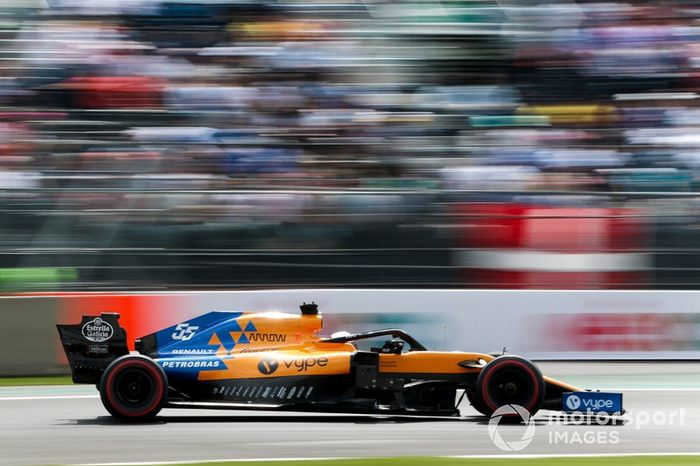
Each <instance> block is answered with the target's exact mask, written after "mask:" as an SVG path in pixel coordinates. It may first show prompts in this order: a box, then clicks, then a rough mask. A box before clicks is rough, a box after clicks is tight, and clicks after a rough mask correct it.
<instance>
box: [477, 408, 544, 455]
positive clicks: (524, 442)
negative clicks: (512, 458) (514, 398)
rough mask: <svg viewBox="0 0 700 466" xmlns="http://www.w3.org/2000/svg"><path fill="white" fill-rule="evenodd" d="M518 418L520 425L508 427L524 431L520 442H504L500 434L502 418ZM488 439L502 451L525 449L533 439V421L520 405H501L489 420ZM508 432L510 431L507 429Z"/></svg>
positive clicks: (502, 428) (502, 429)
mask: <svg viewBox="0 0 700 466" xmlns="http://www.w3.org/2000/svg"><path fill="white" fill-rule="evenodd" d="M517 416H519V417H520V419H521V420H522V424H518V425H511V426H508V427H510V428H513V429H524V430H523V433H522V435H521V437H520V440H505V439H504V438H503V436H502V435H501V433H502V432H503V431H504V429H506V428H504V427H503V426H502V424H501V421H502V420H503V418H504V417H507V418H513V417H517ZM488 430H489V437H491V441H492V442H493V444H494V445H496V446H497V447H498V448H500V449H501V450H503V451H520V450H523V449H524V448H527V446H528V445H530V442H532V439H533V438H535V420H534V419H533V418H532V416H530V413H529V412H528V410H527V409H525V408H523V407H522V406H520V405H503V406H501V407H500V408H498V409H497V410H496V411H494V413H493V415H492V416H491V419H490V420H489V428H488ZM509 430H510V429H509Z"/></svg>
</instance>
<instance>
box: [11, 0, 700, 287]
mask: <svg viewBox="0 0 700 466" xmlns="http://www.w3.org/2000/svg"><path fill="white" fill-rule="evenodd" d="M699 20H700V4H698V3H696V2H693V1H686V2H682V1H635V2H632V1H630V2H626V3H624V2H619V3H615V2H603V1H579V2H575V1H566V0H562V1H547V2H539V3H537V2H532V1H529V0H500V1H496V0H457V1H416V2H413V1H401V2H389V1H383V0H379V1H374V0H372V1H363V2H343V1H338V0H334V1H331V0H316V1H306V2H299V3H296V2H293V1H285V0H261V1H255V2H247V1H245V0H236V1H234V0H201V1H194V0H190V1H187V0H183V1H180V0H103V1H99V2H95V1H94V0H42V1H39V0H14V1H13V0H3V1H0V199H1V202H0V210H1V212H0V215H1V217H0V219H1V220H0V291H18V290H19V291H34V290H45V289H55V288H56V287H60V288H62V289H135V288H158V287H170V288H193V287H204V288H206V287H249V286H300V285H301V286H338V285H344V286H411V287H417V286H429V287H440V286H444V287H498V288H505V287H521V288H552V287H554V288H617V287H635V288H636V287H640V288H650V287H685V288H688V287H691V288H693V287H697V286H698V285H699V284H700V268H698V267H697V266H696V264H698V263H700V262H698V260H700V253H698V252H700V238H696V236H697V235H696V231H697V230H698V228H699V227H700V211H699V209H698V208H697V206H698V201H699V200H700V195H698V196H695V195H694V194H693V193H695V192H696V191H698V187H700V136H699V135H698V134H697V128H698V126H700V101H699V96H700V94H699V92H700V22H699ZM696 251H697V252H696Z"/></svg>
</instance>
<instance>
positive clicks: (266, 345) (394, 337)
mask: <svg viewBox="0 0 700 466" xmlns="http://www.w3.org/2000/svg"><path fill="white" fill-rule="evenodd" d="M321 328H322V317H321V315H319V313H318V307H317V305H316V304H304V305H302V306H301V313H300V314H286V313H278V312H262V313H249V312H244V313H240V312H219V311H215V312H209V313H207V314H204V315H201V316H199V317H197V318H194V319H191V320H188V321H186V322H181V323H179V324H177V325H173V326H171V327H168V328H165V329H163V330H160V331H158V332H156V333H153V334H150V335H147V336H144V337H141V338H139V339H137V340H136V341H135V342H134V347H135V349H136V351H135V352H129V349H128V345H127V335H126V331H125V329H123V328H121V327H120V325H119V315H118V314H113V313H109V314H107V313H105V314H101V315H100V316H83V318H82V321H81V322H80V323H79V324H76V325H58V331H59V334H60V338H61V343H62V345H63V348H64V349H65V352H66V355H67V357H68V361H69V365H70V369H71V372H72V375H73V381H74V382H75V383H83V384H95V385H97V387H98V389H99V392H100V396H101V399H102V402H103V404H104V406H105V408H107V411H109V412H110V413H111V414H112V415H113V416H114V417H116V418H119V419H121V420H125V421H145V420H149V419H152V418H153V417H154V416H155V415H156V414H157V413H158V412H159V411H160V410H161V409H162V408H163V407H168V408H203V407H207V408H232V409H241V408H248V409H253V408H255V409H286V410H295V411H333V412H355V413H381V414H413V415H417V414H426V415H447V416H455V415H459V409H458V408H459V404H460V402H461V400H462V397H463V396H464V395H466V396H467V398H468V399H469V401H470V403H471V404H472V405H473V406H474V408H475V409H476V410H477V411H479V412H480V413H482V414H484V415H486V416H490V415H491V414H493V413H494V411H496V410H497V409H498V408H499V407H501V406H503V405H519V406H522V407H524V408H525V409H526V410H527V411H529V412H530V413H531V414H534V413H535V412H536V411H538V410H539V409H540V408H542V409H554V410H560V411H569V412H571V411H577V412H578V411H587V412H603V413H610V414H613V413H618V412H621V411H622V395H621V394H615V393H601V392H590V391H582V390H580V389H578V388H577V387H574V386H572V385H569V384H566V383H564V382H560V381H558V380H554V379H552V378H549V377H543V376H542V374H541V373H540V371H539V369H538V368H537V366H535V364H533V363H532V362H530V361H528V360H527V359H524V358H522V357H518V356H513V355H501V356H494V355H490V354H483V353H469V352H457V351H454V352H443V351H429V350H427V349H426V348H425V347H424V346H423V345H421V344H420V343H419V342H418V341H417V340H416V339H415V338H413V337H411V336H410V335H408V334H407V333H405V332H404V331H402V330H398V329H388V330H379V331H374V332H367V333H359V334H350V333H347V332H342V333H339V334H334V335H332V336H331V337H327V338H324V337H321V336H319V335H318V333H319V332H320V330H321ZM374 344H376V346H374ZM458 393H461V396H460V398H459V399H458V398H457V394H458Z"/></svg>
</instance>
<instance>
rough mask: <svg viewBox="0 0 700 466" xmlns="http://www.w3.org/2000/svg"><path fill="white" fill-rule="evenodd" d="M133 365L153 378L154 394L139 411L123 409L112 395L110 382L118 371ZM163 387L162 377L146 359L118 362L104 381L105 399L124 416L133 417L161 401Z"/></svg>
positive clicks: (140, 414)
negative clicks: (149, 401)
mask: <svg viewBox="0 0 700 466" xmlns="http://www.w3.org/2000/svg"><path fill="white" fill-rule="evenodd" d="M134 367H140V368H141V369H145V370H146V372H148V373H150V374H151V376H152V377H153V379H154V385H155V392H156V396H155V397H154V398H153V401H152V402H151V403H149V404H148V405H147V406H145V407H144V408H143V409H142V410H140V411H132V410H127V411H125V410H124V408H123V406H122V405H121V403H119V402H118V401H117V398H116V397H115V395H114V388H113V386H112V382H113V381H114V378H115V377H116V375H118V374H119V372H120V371H121V370H123V369H129V368H134ZM163 388H164V385H163V379H162V377H161V374H160V373H159V372H158V369H157V368H155V367H153V364H152V363H149V362H147V361H143V360H140V359H129V360H127V361H126V362H124V363H122V364H119V365H118V366H117V367H115V368H114V369H113V370H112V372H110V373H109V376H108V377H107V381H106V382H105V391H106V395H107V400H109V402H110V404H111V405H112V407H113V408H115V409H116V410H117V411H119V412H120V413H121V414H123V415H124V416H133V417H139V416H144V415H145V414H147V413H148V412H149V411H151V410H152V409H154V408H155V407H156V406H158V404H159V403H160V402H161V400H162V398H163V394H162V392H163Z"/></svg>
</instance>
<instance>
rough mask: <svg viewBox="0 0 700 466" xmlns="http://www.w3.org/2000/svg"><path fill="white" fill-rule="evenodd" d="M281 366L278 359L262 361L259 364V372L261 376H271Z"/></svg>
mask: <svg viewBox="0 0 700 466" xmlns="http://www.w3.org/2000/svg"><path fill="white" fill-rule="evenodd" d="M279 366H280V363H279V361H277V360H276V359H261V360H260V362H259V363H258V370H259V371H260V373H261V374H265V375H270V374H272V373H273V372H275V371H276V370H277V368H278V367H279Z"/></svg>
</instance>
